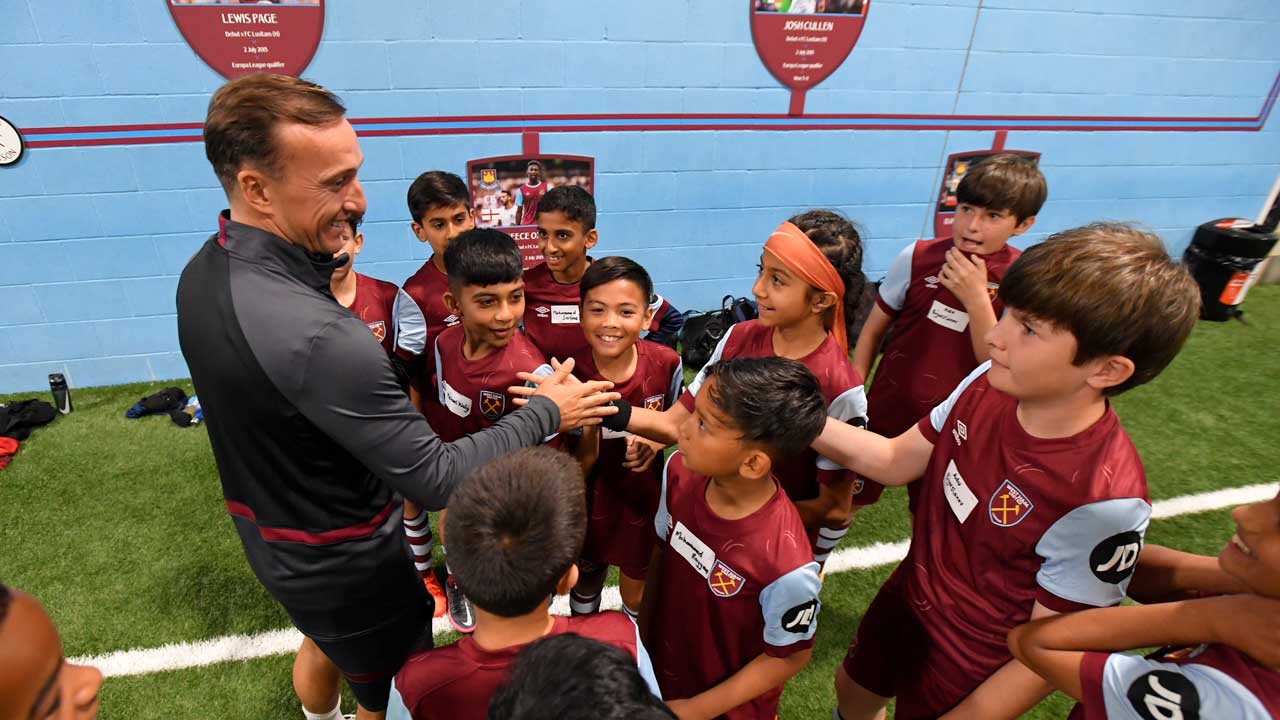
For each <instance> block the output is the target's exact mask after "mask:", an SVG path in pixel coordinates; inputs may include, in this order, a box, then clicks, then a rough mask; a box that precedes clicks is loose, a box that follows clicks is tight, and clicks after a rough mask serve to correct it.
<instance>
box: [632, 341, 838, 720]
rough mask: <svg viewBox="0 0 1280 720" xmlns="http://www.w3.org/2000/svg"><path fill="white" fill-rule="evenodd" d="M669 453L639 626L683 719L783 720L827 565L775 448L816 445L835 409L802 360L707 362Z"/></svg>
mask: <svg viewBox="0 0 1280 720" xmlns="http://www.w3.org/2000/svg"><path fill="white" fill-rule="evenodd" d="M708 368H709V369H708V370H707V373H706V377H705V378H704V380H703V383H702V387H701V388H700V389H699V390H698V395H697V398H696V401H695V405H694V411H693V413H691V414H690V415H689V416H688V417H687V418H686V419H685V421H684V422H683V423H682V424H681V426H680V433H679V440H680V450H679V451H677V452H675V453H673V454H672V455H671V457H670V458H669V459H668V460H667V465H666V468H665V470H664V472H663V480H662V495H661V499H660V500H659V505H658V512H657V515H656V516H655V517H654V529H655V530H656V531H657V535H658V546H657V548H655V551H654V557H653V559H652V560H651V561H650V567H649V582H648V583H647V585H646V587H645V600H644V606H643V609H642V611H641V612H642V618H643V620H642V623H641V627H642V628H648V635H647V636H646V641H647V643H648V646H649V650H650V652H651V653H652V657H653V665H654V669H655V671H656V672H657V676H658V684H659V686H661V688H662V693H663V696H664V697H665V698H667V704H668V706H669V707H670V708H671V709H672V710H673V711H674V712H675V713H676V715H677V716H678V717H682V718H719V717H723V718H728V719H729V720H747V719H748V718H750V719H753V720H755V719H760V720H764V719H767V718H773V717H774V716H775V715H776V714H777V711H778V698H779V697H780V696H781V695H782V686H783V684H784V683H786V681H787V680H789V679H791V678H792V677H794V676H795V675H796V673H798V672H800V670H802V669H803V668H804V666H805V665H806V664H807V663H808V662H809V657H810V656H811V655H812V652H813V635H814V633H815V632H816V630H817V624H818V612H819V609H820V605H819V602H818V590H819V589H820V588H821V585H822V582H821V580H819V578H818V563H816V562H814V559H813V551H812V550H811V548H810V546H809V541H808V540H807V538H806V536H805V529H804V523H803V522H802V521H801V520H800V514H799V513H798V512H797V511H796V507H795V505H793V504H792V503H791V501H790V500H788V499H787V494H786V492H785V491H784V490H783V489H782V487H781V486H780V485H779V483H778V481H777V480H776V479H775V478H774V477H773V474H772V469H773V460H774V458H775V457H779V456H787V455H790V454H793V453H795V452H796V451H798V450H801V449H803V448H805V447H807V446H808V444H809V443H810V442H812V440H813V438H815V437H817V434H818V433H819V432H820V431H821V429H822V427H823V422H824V420H825V418H826V407H825V403H824V402H823V399H822V390H821V389H820V387H819V386H818V381H817V379H816V378H814V376H813V373H811V372H809V370H808V369H807V368H806V367H805V366H804V365H802V364H800V363H799V362H796V361H795V360H787V359H784V358H779V357H766V358H735V359H732V360H725V361H722V362H719V363H716V364H715V365H709V366H708Z"/></svg>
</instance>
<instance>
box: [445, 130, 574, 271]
mask: <svg viewBox="0 0 1280 720" xmlns="http://www.w3.org/2000/svg"><path fill="white" fill-rule="evenodd" d="M467 182H468V184H469V185H470V186H471V205H472V211H473V212H474V213H475V221H476V227H488V228H497V229H499V230H501V231H503V232H505V233H507V234H508V235H510V236H512V237H513V238H515V240H516V244H517V245H519V247H520V254H521V255H522V256H523V257H524V266H525V268H529V267H531V266H533V265H536V264H537V263H539V262H542V254H541V252H540V251H539V250H538V228H537V225H536V223H535V222H534V218H536V217H537V214H538V203H540V202H541V201H542V198H543V196H544V195H546V194H547V191H548V190H550V189H551V188H553V187H561V186H564V185H577V186H579V187H581V188H583V189H584V190H586V191H587V192H589V193H592V194H594V193H595V160H594V159H593V158H590V157H585V156H580V155H536V156H533V155H508V156H505V157H492V158H480V159H478V160H472V161H470V162H468V163H467Z"/></svg>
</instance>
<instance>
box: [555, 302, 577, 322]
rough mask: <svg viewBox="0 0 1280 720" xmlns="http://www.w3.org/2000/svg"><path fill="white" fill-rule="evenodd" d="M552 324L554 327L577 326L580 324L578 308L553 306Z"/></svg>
mask: <svg viewBox="0 0 1280 720" xmlns="http://www.w3.org/2000/svg"><path fill="white" fill-rule="evenodd" d="M551 324H552V325H577V324H578V306H577V305H552V306H551Z"/></svg>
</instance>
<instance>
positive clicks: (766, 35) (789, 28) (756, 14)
mask: <svg viewBox="0 0 1280 720" xmlns="http://www.w3.org/2000/svg"><path fill="white" fill-rule="evenodd" d="M747 1H748V2H749V3H750V10H751V38H752V39H753V40H754V41H755V44H756V52H757V53H759V54H760V60H761V61H762V62H764V65H765V67H767V68H768V69H769V72H770V73H772V74H773V76H774V77H775V78H777V79H778V82H780V83H782V84H783V85H786V86H787V87H789V88H791V89H792V90H794V91H801V92H803V91H805V90H808V89H809V88H811V87H813V86H814V85H817V84H818V83H820V82H822V81H823V80H825V79H827V77H828V76H829V75H831V73H833V72H835V69H836V68H838V67H840V63H842V62H844V59H845V58H846V57H848V56H849V53H850V52H851V51H852V50H853V46H854V45H855V44H856V43H857V42H858V36H859V35H861V34H862V26H863V24H865V23H866V21H867V6H868V5H870V3H871V0H747Z"/></svg>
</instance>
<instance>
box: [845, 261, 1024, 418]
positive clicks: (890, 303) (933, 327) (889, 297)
mask: <svg viewBox="0 0 1280 720" xmlns="http://www.w3.org/2000/svg"><path fill="white" fill-rule="evenodd" d="M954 246H955V242H954V241H953V240H952V239H951V238H950V237H944V238H938V239H936V240H920V241H918V242H915V243H912V244H911V245H908V246H907V247H906V248H905V249H903V251H902V252H901V253H899V254H898V257H897V258H896V259H895V260H894V261H893V264H892V265H890V267H889V272H888V273H887V274H886V275H885V278H884V281H883V282H882V283H881V284H880V293H879V295H877V296H876V304H877V305H879V306H880V309H881V310H883V311H884V312H885V313H886V314H888V315H889V317H891V318H893V322H892V325H890V327H889V336H888V339H887V340H886V341H885V345H884V356H883V357H881V358H880V364H879V365H878V366H877V367H876V373H875V378H874V379H873V380H872V381H871V388H870V389H869V390H868V392H867V403H868V407H867V409H868V412H869V414H870V416H871V430H873V431H874V432H876V433H879V434H881V435H884V436H886V437H897V436H898V435H901V434H902V433H904V432H906V431H907V430H908V429H910V428H911V426H912V425H915V424H916V423H917V422H919V421H920V418H922V417H924V416H925V415H927V414H928V413H929V411H930V410H931V409H933V407H934V406H936V405H937V404H938V403H940V402H942V401H943V400H945V399H946V397H947V395H948V394H950V393H951V391H952V390H953V389H954V388H955V386H956V384H957V383H959V382H960V381H961V380H963V379H964V376H965V375H968V374H969V373H970V372H972V371H973V369H974V368H975V367H977V366H978V360H977V358H976V357H974V354H973V342H972V340H971V339H970V337H969V314H968V313H967V312H965V309H964V304H963V303H961V302H960V300H959V299H958V298H956V296H955V295H953V294H952V293H951V291H950V290H948V289H946V288H945V287H943V286H942V283H941V281H940V280H939V276H940V275H941V274H942V266H943V265H945V264H946V255H947V251H948V250H950V249H951V248H952V247H954ZM1020 254H1021V251H1019V250H1018V249H1017V248H1015V247H1013V246H1012V245H1006V246H1005V247H1004V249H1002V250H1000V251H999V252H996V253H992V254H991V255H985V256H983V258H982V260H983V262H984V263H985V264H986V266H987V292H988V293H990V295H991V298H992V305H993V307H994V309H995V313H996V317H997V318H998V317H1000V313H1001V312H1002V311H1003V309H1004V308H1003V306H1002V305H1001V303H1000V297H999V295H998V291H999V289H1000V280H1001V279H1002V278H1003V277H1004V273H1005V271H1006V270H1008V268H1009V265H1011V264H1012V263H1013V261H1014V260H1016V259H1017V258H1018V255H1020Z"/></svg>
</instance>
